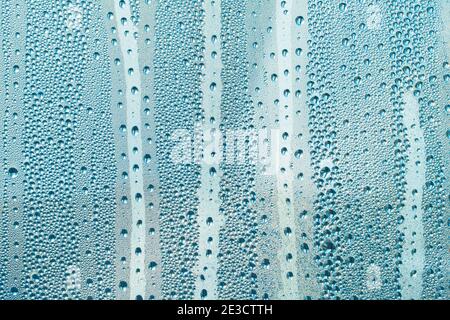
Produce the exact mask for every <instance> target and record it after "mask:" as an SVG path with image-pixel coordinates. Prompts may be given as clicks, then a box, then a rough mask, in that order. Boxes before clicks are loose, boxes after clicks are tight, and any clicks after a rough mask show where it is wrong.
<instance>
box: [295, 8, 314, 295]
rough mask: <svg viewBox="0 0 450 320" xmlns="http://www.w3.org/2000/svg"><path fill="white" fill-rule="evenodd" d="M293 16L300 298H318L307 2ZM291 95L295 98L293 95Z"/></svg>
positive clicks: (296, 206)
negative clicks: (308, 70)
mask: <svg viewBox="0 0 450 320" xmlns="http://www.w3.org/2000/svg"><path fill="white" fill-rule="evenodd" d="M292 15H293V17H295V28H294V30H295V31H296V32H293V33H292V35H291V36H292V38H291V41H292V42H293V44H295V47H294V48H292V49H294V50H295V52H296V53H295V55H294V54H292V58H291V60H292V64H293V65H295V72H294V70H292V75H291V77H292V78H295V84H294V88H293V89H294V91H295V99H296V100H295V106H296V108H295V115H294V117H295V118H294V130H293V144H292V148H293V149H292V154H294V161H293V174H294V175H295V176H294V178H295V180H294V199H295V200H294V202H293V205H294V208H295V217H296V223H297V228H296V231H297V239H298V242H297V244H298V248H300V250H298V258H297V261H296V262H295V263H297V265H298V269H297V270H298V285H299V295H300V296H299V298H300V299H305V298H312V299H317V298H319V294H320V290H319V285H318V283H317V277H316V275H317V272H318V270H317V266H316V263H315V262H314V257H315V256H316V254H317V250H316V248H315V245H314V239H313V237H314V223H313V215H312V212H313V211H314V205H313V204H314V200H315V199H316V197H317V192H318V190H317V188H316V186H315V184H314V181H313V175H314V171H313V169H312V165H311V152H310V151H311V148H310V145H309V143H310V139H311V136H310V133H309V127H308V121H309V111H308V102H307V94H306V92H307V85H306V84H307V74H306V69H307V65H308V58H307V52H308V38H309V34H308V28H309V25H308V1H307V0H294V3H293V8H292ZM292 94H294V93H293V92H292Z"/></svg>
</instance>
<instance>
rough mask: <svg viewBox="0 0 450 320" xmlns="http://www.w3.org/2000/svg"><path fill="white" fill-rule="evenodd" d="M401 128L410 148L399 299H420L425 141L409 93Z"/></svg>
mask: <svg viewBox="0 0 450 320" xmlns="http://www.w3.org/2000/svg"><path fill="white" fill-rule="evenodd" d="M404 103H405V109H404V116H403V121H404V126H405V127H406V130H407V136H408V140H409V148H408V149H407V151H406V154H407V158H408V160H407V164H406V176H405V180H406V181H405V182H406V186H405V189H406V190H405V192H406V193H405V203H404V207H403V208H402V210H401V211H400V214H401V216H402V217H403V218H404V222H403V223H402V224H401V225H400V226H399V230H400V232H402V233H403V234H404V244H403V252H402V264H401V265H400V273H401V279H400V284H401V288H402V298H403V299H406V300H410V299H414V300H417V299H420V298H421V297H422V273H423V269H424V263H425V253H424V247H425V239H424V233H423V231H424V230H423V222H422V216H423V210H422V198H423V187H424V185H425V171H426V162H425V160H426V159H425V158H426V156H425V140H424V134H423V130H422V128H421V127H420V114H419V104H418V102H417V100H416V98H415V97H414V95H413V94H412V93H411V92H409V91H408V92H406V93H405V96H404Z"/></svg>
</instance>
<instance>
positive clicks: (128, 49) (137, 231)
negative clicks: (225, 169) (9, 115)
mask: <svg viewBox="0 0 450 320" xmlns="http://www.w3.org/2000/svg"><path fill="white" fill-rule="evenodd" d="M119 3H120V2H119V1H115V2H114V11H115V18H116V27H117V31H118V37H119V42H120V47H121V52H122V58H123V67H124V75H125V77H126V93H125V94H126V109H127V110H126V111H127V143H128V161H129V172H130V196H131V220H132V221H131V223H132V229H131V251H132V252H131V261H130V284H129V286H130V299H135V298H136V297H137V296H141V297H143V296H144V295H145V286H146V281H145V273H144V272H145V228H143V227H142V225H144V226H145V199H144V186H143V177H142V168H143V161H142V159H143V155H142V140H141V134H140V132H139V131H140V130H142V126H141V110H140V109H141V94H140V90H141V83H140V82H141V80H140V79H141V76H140V68H139V64H138V61H139V57H138V54H139V53H138V45H137V40H136V38H135V37H136V36H137V34H136V28H135V26H134V25H133V24H132V22H131V10H130V7H129V5H128V4H126V3H123V5H122V6H121V5H120V4H119ZM123 19H126V20H123ZM130 69H132V70H134V72H132V73H131V74H130V73H129V72H128V70H130Z"/></svg>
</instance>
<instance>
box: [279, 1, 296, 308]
mask: <svg viewBox="0 0 450 320" xmlns="http://www.w3.org/2000/svg"><path fill="white" fill-rule="evenodd" d="M292 8H293V1H286V4H285V6H284V7H282V6H277V8H276V33H277V56H278V77H279V78H278V79H279V104H280V105H279V115H278V117H279V125H280V134H281V135H284V136H283V138H282V139H279V141H280V142H279V145H278V148H277V149H275V152H276V153H277V154H278V156H276V159H277V162H278V163H277V165H276V169H275V170H276V178H277V196H278V199H277V208H278V216H279V220H280V222H279V223H280V224H279V227H280V233H281V239H282V246H281V248H280V251H279V261H280V272H281V279H282V286H283V291H282V292H281V293H280V298H284V299H297V298H298V295H299V291H298V274H297V270H296V261H297V247H296V240H295V235H296V224H295V214H294V207H293V200H294V190H293V183H294V173H293V170H292V155H293V150H292V148H293V144H292V137H293V135H294V123H293V120H294V119H293V117H294V112H293V110H294V100H293V97H294V94H293V91H294V90H293V82H292V80H293V79H292V77H291V76H290V75H289V72H292V71H293V69H294V68H293V65H292V56H291V55H292V54H293V50H292V42H291V40H292V29H293V24H294V17H293V16H292ZM280 138H281V137H280Z"/></svg>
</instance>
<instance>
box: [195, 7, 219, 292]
mask: <svg viewBox="0 0 450 320" xmlns="http://www.w3.org/2000/svg"><path fill="white" fill-rule="evenodd" d="M220 6H221V1H220V0H217V1H205V2H204V3H203V8H204V12H205V13H204V26H203V30H204V37H205V39H206V40H205V51H204V70H205V71H204V72H205V74H204V76H203V82H202V92H203V102H202V109H203V122H202V124H201V126H200V131H201V137H202V147H201V149H202V158H201V160H200V161H201V178H200V179H201V186H200V188H199V189H198V198H199V199H200V203H199V208H198V217H197V223H198V225H199V226H200V238H199V254H200V256H199V261H198V266H197V268H198V270H197V279H196V292H195V296H194V297H195V298H196V299H198V298H207V299H217V269H218V260H217V254H218V251H219V230H220V227H221V225H222V223H223V217H222V216H221V214H220V211H219V209H220V199H219V189H220V178H221V176H222V173H221V170H220V166H219V162H220V160H221V157H222V155H221V131H220V128H219V124H220V105H221V99H220V98H221V91H222V84H221V81H220V73H221V69H222V62H221V52H220V41H219V40H218V39H217V37H218V35H220V23H218V21H220V16H221V11H220V9H221V7H220Z"/></svg>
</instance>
